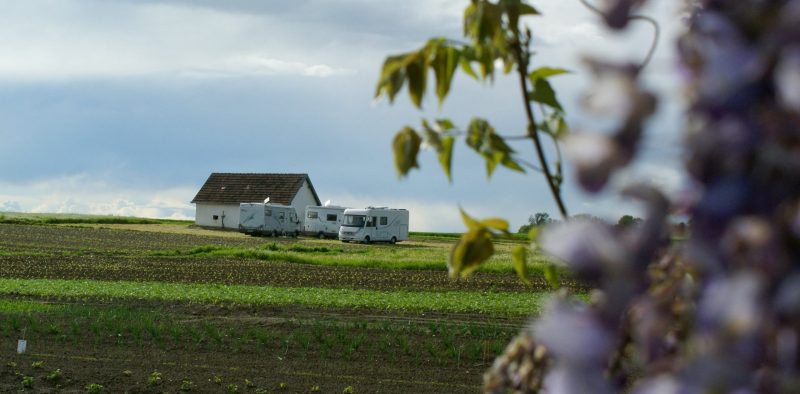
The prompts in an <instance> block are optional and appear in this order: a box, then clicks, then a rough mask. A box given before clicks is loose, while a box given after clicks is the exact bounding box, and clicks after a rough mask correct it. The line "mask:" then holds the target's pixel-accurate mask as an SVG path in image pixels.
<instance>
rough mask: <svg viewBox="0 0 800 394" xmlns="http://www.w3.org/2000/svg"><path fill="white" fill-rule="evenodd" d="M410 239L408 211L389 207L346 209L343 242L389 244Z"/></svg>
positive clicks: (341, 236) (340, 235)
mask: <svg viewBox="0 0 800 394" xmlns="http://www.w3.org/2000/svg"><path fill="white" fill-rule="evenodd" d="M407 239H408V210H405V209H394V208H387V207H367V208H364V209H345V211H344V220H343V221H342V227H340V228H339V240H341V241H343V242H350V241H356V242H364V243H370V242H376V241H382V242H389V243H395V242H399V241H405V240H407Z"/></svg>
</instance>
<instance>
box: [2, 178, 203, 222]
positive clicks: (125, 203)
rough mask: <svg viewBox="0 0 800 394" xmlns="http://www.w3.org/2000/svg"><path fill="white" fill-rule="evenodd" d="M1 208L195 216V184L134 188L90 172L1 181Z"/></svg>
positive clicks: (29, 210) (38, 211)
mask: <svg viewBox="0 0 800 394" xmlns="http://www.w3.org/2000/svg"><path fill="white" fill-rule="evenodd" d="M0 189H2V190H3V192H2V193H0V201H11V203H12V204H13V205H10V207H11V208H13V209H6V206H7V204H5V203H4V204H0V211H4V210H9V211H11V210H13V211H19V212H36V213H86V214H96V215H117V216H137V217H147V218H170V219H193V218H194V207H193V206H192V205H191V204H190V203H189V200H191V198H192V197H193V196H194V194H195V193H196V192H197V190H195V188H194V187H173V188H168V189H157V190H148V189H130V188H125V187H120V186H118V185H110V184H109V183H107V182H104V181H99V180H96V179H91V178H90V177H89V176H88V175H86V174H78V175H73V176H69V177H62V178H55V179H46V180H40V181H35V182H26V183H0Z"/></svg>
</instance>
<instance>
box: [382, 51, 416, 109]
mask: <svg viewBox="0 0 800 394" xmlns="http://www.w3.org/2000/svg"><path fill="white" fill-rule="evenodd" d="M407 56H408V55H407V54H402V55H396V56H389V57H387V58H386V60H385V61H384V62H383V68H382V69H381V77H380V79H379V80H378V86H377V88H376V90H375V97H376V98H377V97H379V96H380V95H382V94H383V95H386V97H388V98H389V102H390V103H392V102H394V98H395V96H397V93H398V92H399V91H400V89H401V88H402V87H403V84H404V83H405V79H406V71H405V61H406V58H407Z"/></svg>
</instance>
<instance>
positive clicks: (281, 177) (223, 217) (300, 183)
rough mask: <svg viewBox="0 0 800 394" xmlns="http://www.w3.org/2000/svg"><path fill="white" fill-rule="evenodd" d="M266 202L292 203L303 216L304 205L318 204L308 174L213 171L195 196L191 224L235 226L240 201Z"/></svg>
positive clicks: (317, 198) (220, 226) (221, 226)
mask: <svg viewBox="0 0 800 394" xmlns="http://www.w3.org/2000/svg"><path fill="white" fill-rule="evenodd" d="M267 197H269V202H271V203H274V204H284V205H291V206H293V207H294V208H295V209H296V210H297V214H298V216H300V217H302V215H303V212H304V211H305V209H306V206H307V205H320V201H319V197H318V196H317V192H316V191H315V190H314V185H312V184H311V179H310V178H309V177H308V174H236V173H219V172H215V173H212V174H211V175H210V176H209V177H208V180H206V183H205V184H203V187H201V188H200V191H198V192H197V195H196V196H194V199H192V203H193V204H195V206H196V209H195V219H194V223H195V224H196V225H198V226H203V227H217V228H230V229H236V228H237V227H238V225H239V203H243V202H264V199H266V198H267Z"/></svg>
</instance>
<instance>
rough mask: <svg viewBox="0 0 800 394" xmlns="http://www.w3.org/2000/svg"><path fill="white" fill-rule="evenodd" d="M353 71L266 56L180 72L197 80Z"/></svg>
mask: <svg viewBox="0 0 800 394" xmlns="http://www.w3.org/2000/svg"><path fill="white" fill-rule="evenodd" d="M355 73H356V70H354V69H348V68H341V67H332V66H329V65H327V64H306V63H303V62H289V61H283V60H279V59H273V58H270V57H267V56H261V55H255V54H245V55H235V56H231V57H230V58H228V59H226V60H223V61H222V62H219V64H217V65H216V66H211V67H209V66H205V67H203V68H198V69H194V70H189V71H185V72H182V73H181V74H182V75H184V76H190V77H197V78H219V77H239V76H252V75H301V76H307V77H320V78H324V77H331V76H338V75H353V74H355Z"/></svg>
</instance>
